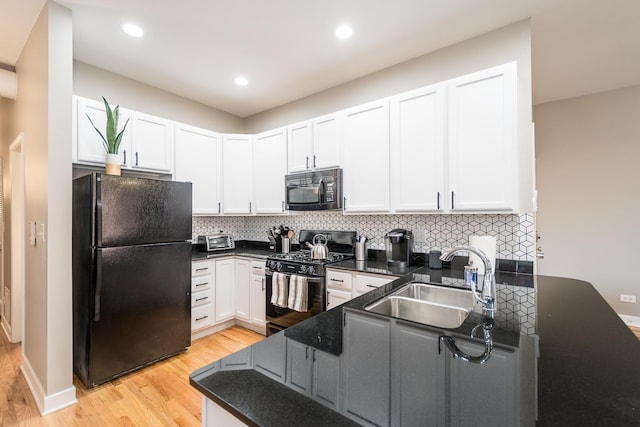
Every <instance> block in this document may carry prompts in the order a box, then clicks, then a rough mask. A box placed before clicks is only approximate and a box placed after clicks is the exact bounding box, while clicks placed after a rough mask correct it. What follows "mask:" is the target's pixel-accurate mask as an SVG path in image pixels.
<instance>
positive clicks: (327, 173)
mask: <svg viewBox="0 0 640 427" xmlns="http://www.w3.org/2000/svg"><path fill="white" fill-rule="evenodd" d="M284 182H285V193H286V202H287V209H288V210H290V211H319V210H328V209H342V169H339V168H335V169H324V170H317V171H312V172H301V173H294V174H290V175H285V177H284Z"/></svg>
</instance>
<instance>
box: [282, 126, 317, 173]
mask: <svg viewBox="0 0 640 427" xmlns="http://www.w3.org/2000/svg"><path fill="white" fill-rule="evenodd" d="M287 136H288V140H289V141H288V144H287V151H288V156H287V157H288V163H289V169H288V170H289V172H303V171H306V170H311V163H310V161H312V160H313V159H312V157H313V125H312V123H311V122H310V121H308V122H303V123H297V124H295V125H291V126H289V127H288V128H287Z"/></svg>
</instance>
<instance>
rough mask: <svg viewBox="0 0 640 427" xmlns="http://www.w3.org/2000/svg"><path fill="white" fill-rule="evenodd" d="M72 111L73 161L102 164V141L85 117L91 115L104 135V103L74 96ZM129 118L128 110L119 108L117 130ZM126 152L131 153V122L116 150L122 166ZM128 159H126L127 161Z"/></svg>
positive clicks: (113, 106)
mask: <svg viewBox="0 0 640 427" xmlns="http://www.w3.org/2000/svg"><path fill="white" fill-rule="evenodd" d="M111 107H112V108H115V105H112V106H111ZM74 113H75V114H74V115H73V118H74V127H73V128H74V129H73V162H74V163H85V164H87V163H88V164H96V165H104V163H105V159H106V150H105V147H104V142H103V141H102V138H100V135H98V132H96V130H95V129H94V128H93V125H92V124H91V122H90V121H89V119H88V118H87V116H89V117H91V120H92V121H93V123H94V124H95V125H96V127H97V128H98V129H100V132H102V134H103V135H105V127H106V124H107V116H106V111H105V108H104V103H103V102H102V101H94V100H92V99H86V98H81V97H79V96H75V97H74ZM130 118H131V112H130V111H127V110H123V109H120V118H119V120H118V131H120V130H122V127H123V126H124V124H125V123H126V122H127V119H130ZM105 137H106V135H105ZM127 153H128V154H130V153H131V123H129V124H128V125H127V129H125V132H124V135H123V136H122V142H121V143H120V148H119V150H118V154H119V155H120V159H121V161H122V164H123V166H125V162H124V161H125V158H124V157H125V154H127ZM128 160H129V159H127V161H128Z"/></svg>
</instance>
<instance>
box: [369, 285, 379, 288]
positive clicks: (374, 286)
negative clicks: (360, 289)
mask: <svg viewBox="0 0 640 427" xmlns="http://www.w3.org/2000/svg"><path fill="white" fill-rule="evenodd" d="M367 288H377V286H376V285H367Z"/></svg>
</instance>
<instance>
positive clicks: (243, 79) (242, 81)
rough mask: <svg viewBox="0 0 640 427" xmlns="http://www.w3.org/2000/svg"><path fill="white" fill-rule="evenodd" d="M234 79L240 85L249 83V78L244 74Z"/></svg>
mask: <svg viewBox="0 0 640 427" xmlns="http://www.w3.org/2000/svg"><path fill="white" fill-rule="evenodd" d="M234 81H235V82H236V84H237V85H238V86H246V85H248V84H249V80H247V78H246V77H243V76H238V77H236V79H235V80H234Z"/></svg>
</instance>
